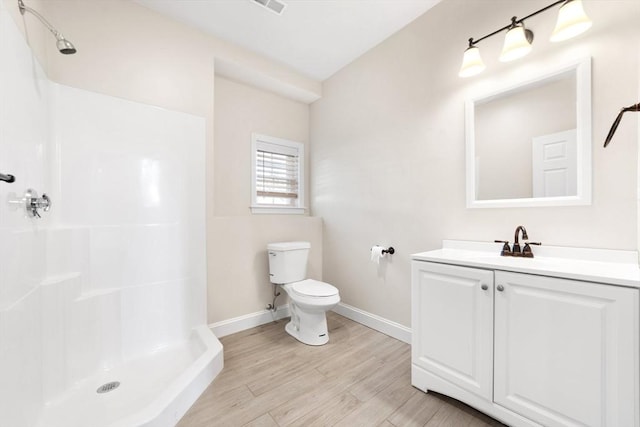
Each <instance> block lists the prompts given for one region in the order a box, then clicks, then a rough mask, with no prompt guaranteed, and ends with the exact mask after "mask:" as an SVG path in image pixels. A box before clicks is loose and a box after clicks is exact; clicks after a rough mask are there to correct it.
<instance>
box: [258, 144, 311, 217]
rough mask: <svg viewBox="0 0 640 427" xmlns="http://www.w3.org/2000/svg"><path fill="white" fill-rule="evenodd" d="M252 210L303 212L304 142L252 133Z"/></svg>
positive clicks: (260, 211)
mask: <svg viewBox="0 0 640 427" xmlns="http://www.w3.org/2000/svg"><path fill="white" fill-rule="evenodd" d="M251 158H252V162H251V164H252V168H251V182H252V184H251V212H253V213H304V145H302V144H301V143H299V142H294V141H287V140H285V139H280V138H273V137H271V136H265V135H258V134H253V135H252V138H251Z"/></svg>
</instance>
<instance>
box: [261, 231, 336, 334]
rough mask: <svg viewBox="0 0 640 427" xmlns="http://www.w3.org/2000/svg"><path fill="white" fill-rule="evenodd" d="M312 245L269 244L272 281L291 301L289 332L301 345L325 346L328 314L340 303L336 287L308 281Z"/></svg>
mask: <svg viewBox="0 0 640 427" xmlns="http://www.w3.org/2000/svg"><path fill="white" fill-rule="evenodd" d="M310 248H311V244H310V243H309V242H281V243H270V244H268V245H267V252H268V253H269V278H270V280H271V283H273V284H275V285H280V286H281V287H282V289H284V290H285V292H286V293H287V295H289V298H290V299H291V302H290V304H289V309H290V311H291V321H290V322H289V323H287V325H286V326H285V330H286V331H287V332H288V333H289V335H291V336H292V337H294V338H295V339H297V340H298V341H300V342H303V343H305V344H308V345H323V344H326V343H327V342H328V341H329V331H328V330H327V316H326V312H327V311H328V310H331V309H332V308H333V307H335V306H336V305H337V304H338V303H339V302H340V294H339V293H338V289H337V288H336V287H335V286H332V285H330V284H328V283H324V282H320V281H317V280H313V279H307V278H306V277H307V259H308V258H309V249H310Z"/></svg>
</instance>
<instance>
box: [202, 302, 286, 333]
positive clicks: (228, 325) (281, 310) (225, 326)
mask: <svg viewBox="0 0 640 427" xmlns="http://www.w3.org/2000/svg"><path fill="white" fill-rule="evenodd" d="M289 316H290V313H289V304H285V305H281V306H280V307H278V308H277V309H276V312H275V316H274V315H273V314H272V313H271V311H269V310H262V311H258V312H255V313H250V314H245V315H244V316H239V317H234V318H232V319H227V320H223V321H221V322H216V323H212V324H210V325H209V328H210V329H211V330H212V331H213V334H214V335H215V336H216V337H218V338H222V337H224V336H227V335H231V334H235V333H236V332H241V331H244V330H246V329H251V328H255V327H256V326H260V325H264V324H265V323H269V322H273V321H274V320H280V319H283V318H285V317H289Z"/></svg>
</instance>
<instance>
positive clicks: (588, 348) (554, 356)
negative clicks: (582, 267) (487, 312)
mask: <svg viewBox="0 0 640 427" xmlns="http://www.w3.org/2000/svg"><path fill="white" fill-rule="evenodd" d="M495 282H496V289H497V292H496V294H495V366H494V372H495V384H494V401H495V402H496V403H498V404H499V405H501V406H504V407H506V408H508V409H511V410H512V411H514V412H517V413H519V414H520V415H523V416H525V417H527V418H530V419H532V420H534V421H536V422H538V423H540V424H542V425H544V426H548V427H551V426H610V427H622V426H638V413H637V411H638V394H637V393H638V369H639V363H638V345H639V344H638V300H639V291H638V290H637V289H631V288H622V287H616V286H609V285H602V284H595V283H587V282H579V281H573V280H563V279H555V278H548V277H541V276H533V275H528V274H516V273H506V272H496V277H495ZM500 289H503V290H502V291H500Z"/></svg>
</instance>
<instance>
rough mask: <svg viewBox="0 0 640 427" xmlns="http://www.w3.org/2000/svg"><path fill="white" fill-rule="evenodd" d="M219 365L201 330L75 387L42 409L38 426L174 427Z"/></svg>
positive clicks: (211, 340)
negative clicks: (172, 345) (176, 343)
mask: <svg viewBox="0 0 640 427" xmlns="http://www.w3.org/2000/svg"><path fill="white" fill-rule="evenodd" d="M222 365H223V357H222V345H221V344H220V342H219V341H218V340H217V339H216V338H215V336H214V335H213V333H212V332H211V331H210V330H209V329H208V328H207V327H206V326H200V327H198V328H196V329H195V330H194V332H193V334H192V337H191V339H190V340H189V341H186V342H185V343H182V344H180V345H176V346H174V347H169V348H166V349H163V350H161V351H158V352H155V353H153V354H151V355H149V356H147V357H142V358H139V359H135V360H131V361H130V362H128V363H125V364H123V365H121V366H118V367H115V368H113V369H109V370H105V371H101V372H99V373H97V374H96V375H94V376H92V377H89V378H85V379H83V380H82V381H80V382H78V383H77V384H76V385H75V386H74V387H73V388H71V389H70V390H68V391H67V392H66V393H64V394H63V395H61V396H58V397H57V398H56V399H54V400H53V401H51V402H48V403H47V404H46V405H45V407H44V410H43V413H42V416H41V418H40V421H39V423H38V424H37V426H38V427H87V426H92V427H142V426H144V427H156V426H157V427H160V426H162V427H166V426H174V425H175V424H177V422H178V421H179V420H180V418H182V416H183V415H184V413H185V412H186V411H187V410H188V409H189V407H190V406H191V405H192V404H193V402H195V401H196V399H197V398H198V396H200V394H201V393H202V392H203V391H204V389H205V388H206V387H207V386H208V385H209V384H210V383H211V381H213V379H214V378H215V377H216V375H217V374H218V373H219V372H220V371H221V370H222ZM115 382H119V383H120V384H119V385H115V384H114V383H115ZM110 383H111V384H110ZM98 391H100V392H98Z"/></svg>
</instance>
